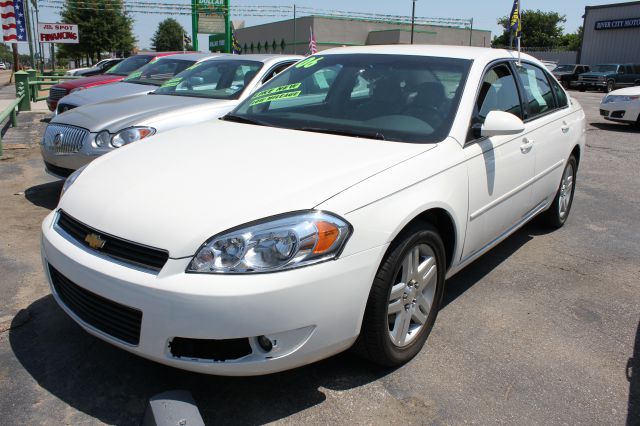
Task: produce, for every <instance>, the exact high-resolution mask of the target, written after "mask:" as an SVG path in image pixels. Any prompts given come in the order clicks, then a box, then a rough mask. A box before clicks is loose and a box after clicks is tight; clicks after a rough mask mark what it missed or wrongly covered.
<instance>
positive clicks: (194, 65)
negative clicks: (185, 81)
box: [185, 62, 203, 71]
mask: <svg viewBox="0 0 640 426" xmlns="http://www.w3.org/2000/svg"><path fill="white" fill-rule="evenodd" d="M202 64H203V62H198V63H196V64H193V65H191V66H190V67H189V68H187V69H186V70H185V71H189V70H193V69H196V68H198V67H199V66H200V65H202Z"/></svg>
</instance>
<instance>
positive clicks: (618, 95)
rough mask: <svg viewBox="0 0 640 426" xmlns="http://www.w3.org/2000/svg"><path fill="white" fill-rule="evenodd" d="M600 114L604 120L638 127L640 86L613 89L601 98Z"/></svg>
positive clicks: (639, 123)
mask: <svg viewBox="0 0 640 426" xmlns="http://www.w3.org/2000/svg"><path fill="white" fill-rule="evenodd" d="M600 115H601V116H602V117H604V119H605V120H609V121H617V122H621V123H629V124H635V125H637V126H639V127H640V86H635V87H627V88H625V89H619V90H614V91H613V92H611V93H609V94H608V95H607V96H605V97H604V98H603V99H602V102H601V103H600Z"/></svg>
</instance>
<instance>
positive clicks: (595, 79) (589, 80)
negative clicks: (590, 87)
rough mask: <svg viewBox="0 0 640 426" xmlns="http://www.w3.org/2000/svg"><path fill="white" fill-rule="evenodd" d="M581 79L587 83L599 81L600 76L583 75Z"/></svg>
mask: <svg viewBox="0 0 640 426" xmlns="http://www.w3.org/2000/svg"><path fill="white" fill-rule="evenodd" d="M580 81H584V82H585V83H597V82H598V81H599V80H598V77H581V79H580Z"/></svg>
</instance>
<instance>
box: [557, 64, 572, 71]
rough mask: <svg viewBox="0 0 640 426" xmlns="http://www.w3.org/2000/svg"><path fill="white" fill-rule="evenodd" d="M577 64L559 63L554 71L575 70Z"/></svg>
mask: <svg viewBox="0 0 640 426" xmlns="http://www.w3.org/2000/svg"><path fill="white" fill-rule="evenodd" d="M574 68H575V65H558V66H557V67H556V69H554V70H553V72H573V69H574Z"/></svg>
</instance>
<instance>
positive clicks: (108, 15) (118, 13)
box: [59, 0, 136, 61]
mask: <svg viewBox="0 0 640 426" xmlns="http://www.w3.org/2000/svg"><path fill="white" fill-rule="evenodd" d="M87 4H88V3H87V2H86V0H67V1H66V2H65V3H64V7H63V9H62V11H61V12H60V16H61V17H62V22H65V23H69V24H78V31H79V33H80V34H79V35H80V40H79V41H80V43H78V44H62V45H60V46H59V54H60V56H61V57H64V58H69V59H70V58H74V59H79V58H82V57H86V58H87V59H89V60H96V61H97V60H99V59H100V57H101V53H102V52H115V53H118V54H120V55H122V56H126V55H128V54H129V53H131V51H132V50H133V48H134V46H135V43H136V39H135V37H134V36H133V30H132V25H133V19H132V18H131V17H130V16H129V15H128V14H127V13H126V12H125V10H124V7H123V1H122V0H93V1H92V2H91V3H90V4H91V6H92V7H87Z"/></svg>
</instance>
